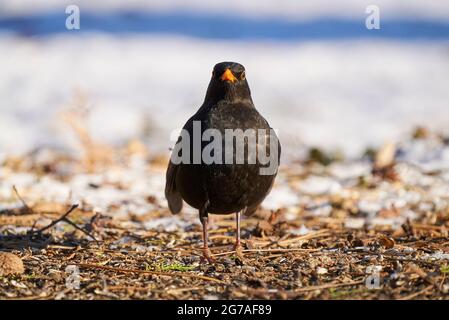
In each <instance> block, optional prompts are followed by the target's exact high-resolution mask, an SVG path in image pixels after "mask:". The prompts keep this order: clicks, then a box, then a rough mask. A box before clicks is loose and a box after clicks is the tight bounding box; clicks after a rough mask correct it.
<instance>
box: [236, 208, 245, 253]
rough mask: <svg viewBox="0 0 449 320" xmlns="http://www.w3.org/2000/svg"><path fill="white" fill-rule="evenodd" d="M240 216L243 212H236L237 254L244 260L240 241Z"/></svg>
mask: <svg viewBox="0 0 449 320" xmlns="http://www.w3.org/2000/svg"><path fill="white" fill-rule="evenodd" d="M240 216H241V212H240V211H239V212H236V214H235V220H236V230H235V247H234V249H235V254H236V256H237V257H238V258H240V260H243V248H242V244H241V242H240Z"/></svg>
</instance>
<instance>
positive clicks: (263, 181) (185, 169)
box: [165, 62, 281, 262]
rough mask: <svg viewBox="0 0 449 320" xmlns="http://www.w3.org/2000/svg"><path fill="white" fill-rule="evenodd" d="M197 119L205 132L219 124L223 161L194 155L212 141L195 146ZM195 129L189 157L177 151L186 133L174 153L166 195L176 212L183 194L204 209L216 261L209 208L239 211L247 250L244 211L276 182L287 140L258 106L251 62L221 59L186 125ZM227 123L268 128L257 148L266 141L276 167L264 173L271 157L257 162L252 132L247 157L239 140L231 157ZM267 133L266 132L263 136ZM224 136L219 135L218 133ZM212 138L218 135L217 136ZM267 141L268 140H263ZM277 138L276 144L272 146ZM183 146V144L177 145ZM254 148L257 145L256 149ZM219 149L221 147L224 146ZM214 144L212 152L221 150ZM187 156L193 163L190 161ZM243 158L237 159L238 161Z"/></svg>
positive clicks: (251, 210) (217, 211) (254, 206)
mask: <svg viewBox="0 0 449 320" xmlns="http://www.w3.org/2000/svg"><path fill="white" fill-rule="evenodd" d="M194 122H196V124H200V125H201V133H203V132H204V131H205V130H206V129H216V130H218V132H220V133H221V138H220V139H221V140H220V141H214V142H218V144H217V146H218V145H219V144H221V146H222V149H223V150H225V152H222V153H223V154H222V155H220V156H219V157H218V158H221V159H222V161H221V163H220V162H219V161H216V162H215V163H210V162H205V161H204V159H202V157H201V160H200V162H196V163H194V157H195V156H199V155H200V153H201V152H202V151H203V150H204V148H205V146H206V145H207V144H208V143H209V142H207V141H206V142H205V141H201V142H200V147H201V149H198V148H197V149H196V150H195V146H194V141H193V139H195V137H192V135H194V129H193V128H194ZM183 129H184V130H185V131H186V132H188V133H189V135H190V141H189V144H187V145H188V146H189V149H190V150H189V151H188V152H190V154H189V155H188V157H186V158H188V159H189V161H183V162H181V163H179V161H174V156H178V157H179V156H180V155H182V154H183V152H185V151H184V150H181V152H179V151H180V149H179V147H180V143H181V142H183V141H182V140H183V139H184V138H183V137H182V135H181V136H180V138H179V139H178V142H177V144H176V145H175V148H174V151H173V152H172V157H171V159H170V162H169V165H168V169H167V175H166V185H165V196H166V198H167V201H168V206H169V208H170V211H171V212H172V213H174V214H176V213H179V212H180V211H181V209H182V203H183V200H184V201H185V202H187V203H188V204H189V205H191V206H192V207H194V208H196V209H198V210H199V217H200V220H201V223H202V225H203V240H204V258H205V259H206V260H207V261H209V262H212V261H213V259H212V256H211V253H210V250H209V247H208V232H207V227H208V214H209V213H213V214H230V213H236V220H237V221H236V229H237V230H236V244H235V249H236V253H237V255H240V256H241V252H242V251H241V244H240V214H241V212H243V213H244V214H245V215H251V214H252V213H254V211H256V209H257V207H258V206H259V205H260V204H261V202H262V201H263V200H264V199H265V197H266V196H267V195H268V193H269V192H270V190H271V187H272V186H273V183H274V180H275V177H276V174H277V169H278V165H279V160H280V153H281V146H280V144H279V142H278V139H277V136H276V134H275V133H274V131H273V130H270V129H271V128H270V126H269V124H268V122H267V121H266V120H265V119H264V118H263V117H262V116H261V115H260V114H259V112H258V111H257V110H256V108H255V107H254V103H253V100H252V98H251V92H250V89H249V86H248V82H247V80H246V77H245V68H244V67H243V66H242V65H241V64H239V63H235V62H221V63H218V64H216V65H215V67H214V70H213V72H212V78H211V80H210V83H209V87H208V89H207V92H206V97H205V99H204V102H203V105H202V106H201V107H200V109H199V110H198V111H197V112H196V113H195V114H194V115H193V116H192V117H191V118H190V119H189V120H188V121H187V123H186V124H185V125H184V128H183ZM226 129H232V130H235V129H241V130H243V131H245V130H247V129H254V130H264V131H262V132H264V137H265V139H267V140H264V141H262V140H261V139H259V138H257V140H256V142H255V147H256V149H257V150H259V149H261V150H263V148H264V147H265V148H266V149H265V150H264V151H265V155H266V156H267V157H269V158H270V161H275V163H274V166H273V167H274V170H272V171H271V172H269V174H261V171H260V169H261V168H262V167H267V165H266V161H265V162H264V163H261V161H260V159H259V158H257V160H256V161H253V162H251V161H250V160H249V154H250V153H249V150H250V149H248V147H251V145H250V144H251V143H253V144H254V142H252V141H251V140H250V139H249V138H245V139H244V148H245V152H244V163H241V162H240V163H239V162H237V160H236V157H237V156H236V152H237V151H238V150H237V149H238V148H237V147H236V144H237V142H236V140H233V141H232V144H231V146H232V147H233V149H232V150H231V151H232V152H233V153H232V154H231V157H232V160H233V161H232V163H229V162H225V153H226V151H228V150H229V148H226V144H225V137H226V134H225V130H226ZM261 137H262V136H261ZM192 138H193V139H192ZM217 139H218V138H217ZM211 140H212V139H211ZM262 142H263V143H264V144H263V143H262ZM270 142H271V143H272V144H275V149H276V150H274V149H272V148H270V146H271V145H272V144H270ZM177 147H178V149H177ZM251 150H254V149H251ZM218 151H219V149H218ZM218 151H217V150H214V151H213V152H212V153H211V154H212V155H215V152H218ZM186 162H187V163H186ZM236 162H237V163H236Z"/></svg>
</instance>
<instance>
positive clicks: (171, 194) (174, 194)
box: [165, 190, 182, 214]
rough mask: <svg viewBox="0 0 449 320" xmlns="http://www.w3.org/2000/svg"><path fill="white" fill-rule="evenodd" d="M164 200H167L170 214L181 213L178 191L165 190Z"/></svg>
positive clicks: (180, 198)
mask: <svg viewBox="0 0 449 320" xmlns="http://www.w3.org/2000/svg"><path fill="white" fill-rule="evenodd" d="M165 198H167V202H168V208H169V209H170V211H171V213H173V214H177V213H179V212H181V209H182V197H181V194H180V193H179V192H178V191H173V190H171V191H168V190H165Z"/></svg>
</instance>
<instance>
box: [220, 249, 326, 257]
mask: <svg viewBox="0 0 449 320" xmlns="http://www.w3.org/2000/svg"><path fill="white" fill-rule="evenodd" d="M293 251H302V252H317V251H321V249H302V248H291V249H284V248H277V249H246V250H242V252H293ZM233 253H235V250H234V251H227V252H220V253H216V254H213V256H214V257H218V256H226V255H228V254H233Z"/></svg>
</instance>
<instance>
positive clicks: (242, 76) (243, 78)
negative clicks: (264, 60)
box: [240, 71, 246, 80]
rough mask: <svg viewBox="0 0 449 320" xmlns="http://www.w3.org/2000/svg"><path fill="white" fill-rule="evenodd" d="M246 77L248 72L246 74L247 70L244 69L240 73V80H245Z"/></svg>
mask: <svg viewBox="0 0 449 320" xmlns="http://www.w3.org/2000/svg"><path fill="white" fill-rule="evenodd" d="M245 79H246V74H245V71H243V72H242V73H241V74H240V80H245Z"/></svg>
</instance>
